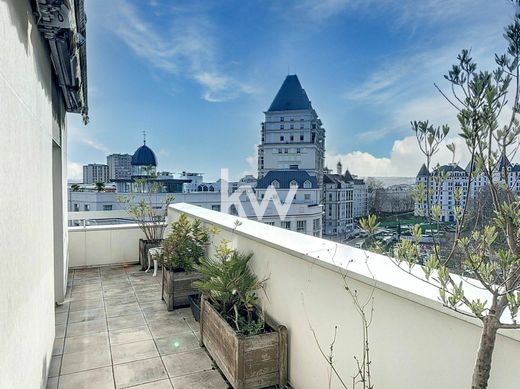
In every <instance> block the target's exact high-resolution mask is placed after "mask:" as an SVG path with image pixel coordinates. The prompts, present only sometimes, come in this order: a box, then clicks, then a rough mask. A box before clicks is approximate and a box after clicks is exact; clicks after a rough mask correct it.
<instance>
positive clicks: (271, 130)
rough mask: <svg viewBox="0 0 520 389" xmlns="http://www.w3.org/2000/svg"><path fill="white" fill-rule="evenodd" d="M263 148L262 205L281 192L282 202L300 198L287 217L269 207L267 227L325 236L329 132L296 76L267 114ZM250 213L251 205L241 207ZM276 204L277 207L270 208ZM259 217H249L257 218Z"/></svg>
mask: <svg viewBox="0 0 520 389" xmlns="http://www.w3.org/2000/svg"><path fill="white" fill-rule="evenodd" d="M264 114H265V120H264V122H263V123H262V127H261V143H260V145H259V146H258V183H257V185H256V194H257V199H258V201H262V200H264V197H265V195H266V194H267V190H268V189H269V188H270V187H272V188H274V189H276V191H277V196H278V197H279V199H280V200H282V201H283V202H285V201H287V200H289V199H287V196H288V194H289V192H290V190H291V189H296V194H295V195H294V196H293V198H292V199H290V200H291V206H290V208H289V212H288V214H287V215H286V216H285V217H283V218H282V217H281V215H279V214H278V212H276V210H275V209H274V207H268V208H267V212H266V214H265V215H263V217H262V221H263V222H264V223H267V224H270V225H275V226H278V227H282V228H286V229H290V230H293V231H297V232H302V233H305V234H309V235H315V236H321V228H322V226H321V221H322V220H321V219H322V206H321V197H322V192H321V188H322V184H323V167H324V163H325V129H324V128H323V127H322V123H321V120H320V119H319V118H318V114H317V113H316V111H315V110H314V108H313V107H312V105H311V102H310V100H309V98H308V97H307V94H306V93H305V90H304V89H303V88H302V86H301V84H300V81H299V80H298V77H297V76H296V75H288V76H287V77H286V78H285V81H284V82H283V84H282V86H281V87H280V90H279V91H278V93H277V94H276V96H275V98H274V100H273V102H272V103H271V105H270V107H269V109H268V110H267V111H266V112H264ZM242 205H243V206H244V207H245V208H247V207H246V206H247V203H244V204H242ZM270 205H272V204H270ZM255 217H257V215H255V214H254V213H252V214H249V213H248V218H251V219H255Z"/></svg>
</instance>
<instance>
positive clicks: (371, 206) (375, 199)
mask: <svg viewBox="0 0 520 389" xmlns="http://www.w3.org/2000/svg"><path fill="white" fill-rule="evenodd" d="M365 183H366V185H367V191H368V212H369V213H371V214H379V213H380V212H381V206H382V204H381V202H382V199H381V192H382V191H383V188H384V187H383V182H382V181H381V180H378V179H377V178H374V177H368V178H367V179H366V180H365Z"/></svg>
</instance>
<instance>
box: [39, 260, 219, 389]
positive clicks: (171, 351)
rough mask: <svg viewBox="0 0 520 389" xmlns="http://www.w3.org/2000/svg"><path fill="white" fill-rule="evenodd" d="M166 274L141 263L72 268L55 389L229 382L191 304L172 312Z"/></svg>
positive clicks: (178, 388) (155, 388) (57, 346)
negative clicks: (203, 339) (164, 292)
mask: <svg viewBox="0 0 520 389" xmlns="http://www.w3.org/2000/svg"><path fill="white" fill-rule="evenodd" d="M160 279H161V278H160V275H158V276H157V277H152V276H151V273H145V272H143V271H140V270H139V267H138V266H130V267H127V268H124V267H100V268H89V269H81V270H74V271H72V272H71V273H70V275H69V283H70V287H69V290H70V291H69V294H70V297H69V298H68V299H67V302H66V303H65V304H63V305H62V306H60V307H57V308H56V340H55V343H54V350H53V357H52V360H51V369H50V373H49V380H48V385H47V388H59V389H71V388H72V389H82V388H88V389H94V388H95V389H105V388H107V389H109V388H110V389H113V388H127V387H132V388H140V389H144V388H146V389H163V388H164V389H166V388H170V389H171V388H174V389H208V388H215V389H226V388H228V386H227V384H226V383H225V381H224V380H223V378H222V376H221V375H220V373H219V372H218V371H217V370H215V369H213V363H212V361H211V359H210V358H209V357H208V355H207V354H206V352H205V350H204V349H202V348H200V347H199V341H198V336H199V333H198V331H199V328H198V326H199V325H198V323H197V322H196V321H195V320H194V319H193V316H192V314H191V311H190V309H189V308H187V309H185V308H184V309H180V310H177V311H174V312H167V311H166V305H165V304H164V303H163V301H162V300H161V284H160Z"/></svg>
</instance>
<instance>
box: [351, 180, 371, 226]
mask: <svg viewBox="0 0 520 389" xmlns="http://www.w3.org/2000/svg"><path fill="white" fill-rule="evenodd" d="M352 177H353V182H354V192H353V204H352V205H353V208H352V209H353V211H352V212H353V216H354V219H356V220H357V219H360V218H363V217H367V216H368V187H367V184H366V183H365V181H364V180H362V179H360V178H356V177H355V176H352Z"/></svg>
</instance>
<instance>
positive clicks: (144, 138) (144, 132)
mask: <svg viewBox="0 0 520 389" xmlns="http://www.w3.org/2000/svg"><path fill="white" fill-rule="evenodd" d="M143 144H146V131H143Z"/></svg>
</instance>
